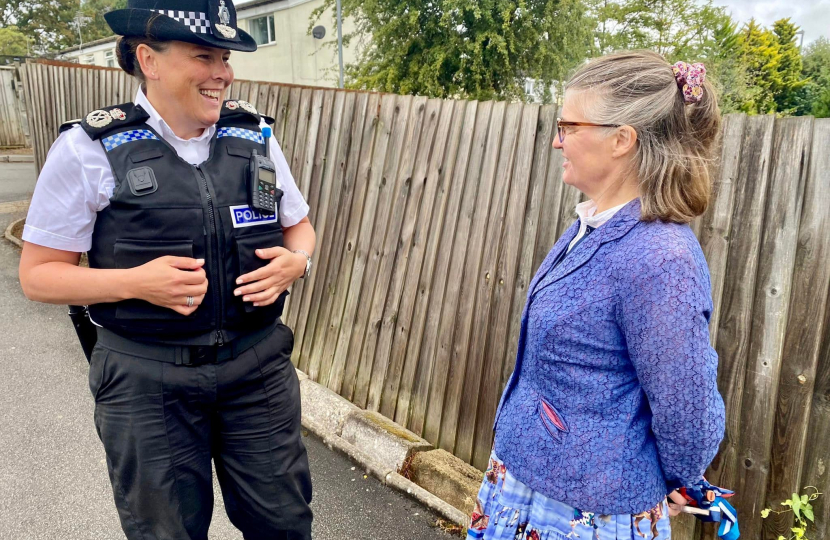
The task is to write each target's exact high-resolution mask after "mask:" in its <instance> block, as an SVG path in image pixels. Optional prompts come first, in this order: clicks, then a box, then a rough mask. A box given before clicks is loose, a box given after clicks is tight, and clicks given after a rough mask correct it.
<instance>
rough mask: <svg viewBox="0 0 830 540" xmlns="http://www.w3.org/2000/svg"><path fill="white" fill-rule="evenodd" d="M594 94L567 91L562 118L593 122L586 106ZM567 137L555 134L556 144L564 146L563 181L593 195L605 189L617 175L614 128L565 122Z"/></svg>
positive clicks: (564, 119)
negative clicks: (560, 138)
mask: <svg viewBox="0 0 830 540" xmlns="http://www.w3.org/2000/svg"><path fill="white" fill-rule="evenodd" d="M591 99H593V98H592V96H590V95H587V94H586V93H585V92H566V93H565V101H564V103H563V106H562V120H563V121H568V122H591V120H590V119H588V118H586V116H585V112H584V110H585V108H586V107H585V106H586V105H589V104H590V100H591ZM564 129H565V133H564V135H565V140H564V141H560V140H559V137H558V135H554V139H553V147H554V148H558V149H561V150H562V156H563V157H564V158H565V161H564V163H563V171H562V181H563V182H565V183H566V184H568V185H571V186H574V187H575V188H577V189H578V190H579V191H581V192H583V193H585V194H586V195H587V196H588V197H589V198H594V197H596V196H597V195H598V194H600V193H602V192H603V191H604V189H605V188H606V187H607V186H608V185H609V181H610V180H613V179H615V178H616V177H617V173H618V169H619V163H618V162H617V160H615V159H614V150H615V145H614V142H615V141H614V137H613V136H610V134H609V132H610V131H611V130H612V129H613V128H599V127H584V126H566V127H565V128H564Z"/></svg>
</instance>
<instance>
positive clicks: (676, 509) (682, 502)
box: [669, 489, 688, 517]
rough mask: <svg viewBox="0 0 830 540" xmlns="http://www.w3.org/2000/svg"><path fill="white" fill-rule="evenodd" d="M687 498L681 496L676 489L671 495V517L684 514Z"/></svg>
mask: <svg viewBox="0 0 830 540" xmlns="http://www.w3.org/2000/svg"><path fill="white" fill-rule="evenodd" d="M687 502H688V501H687V500H686V497H684V496H683V495H681V494H680V492H679V491H677V490H676V489H675V490H674V491H672V492H671V493H669V517H674V516H676V515H678V514H680V513H681V512H682V510H681V509H682V508H683V507H684V506H686V503H687Z"/></svg>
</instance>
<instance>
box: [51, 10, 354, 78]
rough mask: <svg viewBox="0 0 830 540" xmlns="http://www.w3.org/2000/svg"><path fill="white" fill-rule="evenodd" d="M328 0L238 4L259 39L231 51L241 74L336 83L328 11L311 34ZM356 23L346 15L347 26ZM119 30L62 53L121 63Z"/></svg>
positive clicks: (348, 56) (349, 54) (348, 55)
mask: <svg viewBox="0 0 830 540" xmlns="http://www.w3.org/2000/svg"><path fill="white" fill-rule="evenodd" d="M322 5H323V0H252V1H248V2H245V3H243V2H238V3H237V4H236V16H237V23H238V26H239V28H242V29H244V30H245V31H247V32H248V33H249V34H251V35H252V36H253V37H254V39H255V40H256V42H257V44H258V45H259V48H258V49H257V50H256V51H255V52H252V53H242V52H233V53H231V65H232V66H233V71H234V76H235V77H236V78H237V79H245V80H252V81H266V82H279V83H288V84H299V85H303V86H328V87H336V86H337V28H336V27H335V23H334V17H331V16H329V14H326V15H325V16H324V17H323V18H322V21H321V23H320V26H321V27H322V30H323V31H324V35H323V36H321V37H320V38H317V37H314V36H311V35H309V34H308V27H309V24H310V16H311V13H312V12H313V11H314V10H315V9H317V8H318V7H320V6H322ZM351 28H352V26H351V24H350V21H348V20H345V21H343V32H344V33H348V32H349V30H350V29H351ZM318 35H319V34H318ZM116 39H117V36H111V37H108V38H104V39H99V40H98V41H92V42H90V43H85V44H84V45H83V48H79V47H72V48H69V49H65V50H64V51H62V52H61V53H60V55H58V58H59V59H61V60H66V61H70V62H77V63H79V64H87V65H94V66H102V67H118V60H117V59H116V57H115V42H116ZM353 60H354V54H353V51H352V50H351V49H349V48H344V50H343V61H344V62H345V63H347V64H348V63H349V62H352V61H353Z"/></svg>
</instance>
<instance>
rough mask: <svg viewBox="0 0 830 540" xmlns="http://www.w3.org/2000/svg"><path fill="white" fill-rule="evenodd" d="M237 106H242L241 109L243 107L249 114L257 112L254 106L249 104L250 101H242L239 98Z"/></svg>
mask: <svg viewBox="0 0 830 540" xmlns="http://www.w3.org/2000/svg"><path fill="white" fill-rule="evenodd" d="M239 106H240V107H242V108H243V109H245V110H246V111H248V112H249V113H251V114H258V113H257V112H256V108H255V107H254V106H253V105H251V104H250V103H248V102H247V101H242V100H241V99H240V100H239Z"/></svg>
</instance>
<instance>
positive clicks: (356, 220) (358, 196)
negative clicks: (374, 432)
mask: <svg viewBox="0 0 830 540" xmlns="http://www.w3.org/2000/svg"><path fill="white" fill-rule="evenodd" d="M363 95H365V94H361V98H362V96H363ZM358 103H360V101H358ZM358 110H360V107H358ZM390 110H391V108H390ZM379 122H380V95H379V94H369V95H368V103H367V104H366V107H365V111H364V121H363V128H362V134H361V138H360V140H361V144H360V150H359V151H360V154H359V156H358V158H357V171H356V173H355V179H354V190H353V191H354V195H353V198H352V207H351V211H350V212H349V226H348V229H347V230H346V236H345V238H344V239H343V242H342V243H343V247H344V249H343V254H342V257H341V262H340V271H339V272H338V274H337V282H336V284H335V285H334V299H333V300H332V314H331V317H330V322H329V325H328V327H327V328H326V332H325V341H324V344H323V346H322V351H323V353H322V354H323V358H322V360H321V366H322V368H321V370H322V373H321V377H320V380H321V381H323V382H324V383H325V384H326V385H327V386H328V387H329V388H330V389H331V390H333V391H335V392H338V393H339V392H340V389H341V386H342V383H343V376H344V375H345V369H346V360H347V358H346V354H342V355H340V356H339V357H336V356H335V352H336V347H337V343H338V337H339V336H340V333H341V332H342V331H343V329H344V327H346V326H348V325H350V324H351V321H353V320H354V310H353V309H352V310H348V309H347V305H346V300H347V298H348V297H349V293H350V290H351V289H350V287H349V284H350V283H351V281H352V275H353V269H354V267H355V259H356V256H357V252H358V250H357V247H358V241H359V238H358V235H359V234H360V232H361V222H362V221H363V219H364V217H365V216H366V215H367V213H369V212H371V213H374V207H373V206H372V201H371V199H370V198H368V188H369V183H370V174H371V172H372V168H371V164H372V157H373V154H372V151H373V148H374V144H375V135H376V134H377V133H378V132H379V130H378V125H379ZM387 133H388V131H387ZM379 144H380V142H379ZM354 148H355V146H354V145H353V147H352V149H353V150H354ZM384 148H385V146H384ZM353 163H354V161H353V156H351V157H349V169H350V171H349V173H347V178H351V176H350V173H351V167H352V165H353ZM375 193H377V190H375ZM374 204H375V205H376V204H377V198H375V199H374ZM368 228H369V226H368V225H367V226H366V229H368ZM366 229H364V230H366ZM364 261H365V258H364ZM357 285H358V286H359V285H360V281H357ZM358 296H359V291H358V292H357V293H356V294H354V296H353V298H357V297H358ZM352 307H354V306H352ZM335 360H337V362H335ZM327 366H328V367H327ZM326 371H327V372H328V375H327V377H326V376H325V375H324V374H325V372H326Z"/></svg>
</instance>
